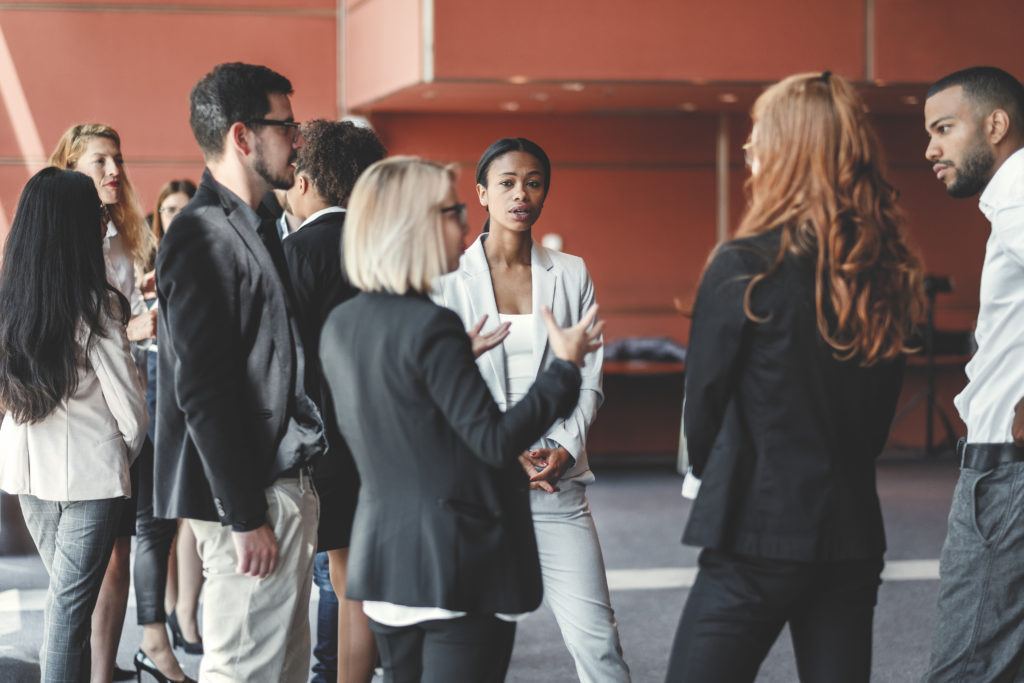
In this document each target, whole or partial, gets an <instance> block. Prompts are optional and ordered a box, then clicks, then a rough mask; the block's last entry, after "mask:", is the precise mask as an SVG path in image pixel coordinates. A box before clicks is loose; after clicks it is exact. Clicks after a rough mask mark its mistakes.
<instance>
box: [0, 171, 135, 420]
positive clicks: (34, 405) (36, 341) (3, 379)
mask: <svg viewBox="0 0 1024 683" xmlns="http://www.w3.org/2000/svg"><path fill="white" fill-rule="evenodd" d="M101 229H102V225H101V223H100V201H99V197H98V196H97V194H96V187H95V185H94V184H93V181H92V179H90V178H89V177H88V176H86V175H83V174H81V173H78V172H76V171H63V170H60V169H57V168H53V167H48V168H44V169H43V170H41V171H39V172H38V173H36V174H35V175H34V176H32V178H31V180H29V181H28V184H27V185H25V189H24V191H22V193H21V199H20V200H19V202H18V209H17V212H16V213H15V214H14V222H13V224H12V225H11V232H10V233H9V234H8V236H7V246H6V247H5V249H4V261H3V267H2V268H0V408H2V409H3V410H4V411H6V412H9V413H11V416H12V417H13V418H14V419H15V420H17V421H18V422H22V423H30V422H38V421H40V420H42V419H44V418H46V417H47V416H48V415H49V414H50V413H52V412H53V410H54V409H55V408H56V407H57V405H58V404H59V403H60V402H61V401H62V400H63V399H64V398H66V397H67V396H70V395H72V394H74V392H75V390H76V388H77V387H78V372H79V369H80V367H81V366H82V364H83V363H84V362H85V355H86V352H87V350H88V345H89V344H90V343H92V342H93V340H94V339H95V335H103V334H104V328H105V324H104V319H105V317H107V316H110V317H114V318H115V319H117V320H119V321H120V322H121V323H122V324H124V323H127V322H128V318H127V312H128V302H127V301H126V300H125V298H124V297H123V296H122V295H121V294H120V293H119V292H117V290H115V289H114V288H113V287H111V286H110V284H109V283H108V282H107V273H106V267H105V265H104V263H103V233H102V230H101ZM83 328H84V330H83ZM83 331H84V332H85V337H84V339H85V347H84V348H83V346H82V341H83V336H82V333H83Z"/></svg>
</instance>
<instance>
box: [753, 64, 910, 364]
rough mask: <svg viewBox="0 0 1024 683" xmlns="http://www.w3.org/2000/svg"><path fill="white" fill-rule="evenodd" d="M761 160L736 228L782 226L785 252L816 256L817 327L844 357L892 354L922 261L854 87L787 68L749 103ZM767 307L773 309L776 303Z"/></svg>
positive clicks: (903, 338) (905, 331)
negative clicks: (791, 73) (911, 245)
mask: <svg viewBox="0 0 1024 683" xmlns="http://www.w3.org/2000/svg"><path fill="white" fill-rule="evenodd" d="M751 116H752V118H753V121H754V128H755V131H756V135H755V136H754V139H753V140H752V148H753V152H754V154H755V155H756V158H757V162H758V164H759V170H758V173H757V174H756V175H752V176H751V178H750V179H749V180H748V181H747V191H748V192H749V195H750V198H749V203H748V205H747V210H746V213H745V214H744V216H743V219H742V221H741V222H740V226H739V229H738V230H737V236H738V237H745V236H749V235H755V234H759V233H763V232H767V231H769V230H773V229H775V228H781V231H782V244H781V248H780V249H779V253H778V254H777V255H776V258H775V262H774V264H773V265H772V267H771V268H770V269H769V270H768V271H767V272H765V273H761V274H759V275H756V276H754V278H753V279H752V280H751V282H750V285H749V287H748V288H747V293H746V298H745V301H744V309H745V311H746V314H747V316H748V317H749V318H750V319H751V320H758V319H759V318H758V317H757V316H756V315H755V314H754V313H753V311H752V310H751V307H750V302H751V295H752V293H753V290H754V288H755V287H757V284H758V283H759V282H761V281H762V280H763V279H765V278H766V277H768V276H769V275H771V274H772V273H773V272H775V270H776V269H777V268H778V267H779V265H780V264H781V263H782V260H783V257H784V256H785V254H786V252H790V253H793V254H797V255H799V256H803V257H806V258H808V259H811V260H812V261H813V262H814V264H815V287H814V294H815V308H816V313H817V319H818V329H819V330H820V332H821V335H822V337H824V338H825V341H827V342H828V344H829V345H830V346H831V347H832V348H833V350H834V352H835V354H836V356H837V357H838V358H841V359H857V360H858V361H859V362H860V363H861V364H862V365H872V364H873V363H875V362H877V361H879V360H888V359H892V358H895V357H896V356H898V355H900V354H901V353H903V352H905V351H907V340H908V337H909V336H910V334H911V330H912V327H913V325H914V323H915V322H916V321H917V320H919V319H920V315H921V311H922V287H921V284H922V279H923V275H922V268H921V262H920V259H919V258H918V257H917V255H916V254H915V253H914V252H913V251H912V250H911V249H910V248H909V247H908V245H907V243H906V239H905V236H904V229H903V228H904V226H903V216H902V214H901V213H900V211H899V209H898V208H897V206H896V195H897V193H896V190H895V189H894V188H893V187H892V186H891V185H890V184H889V183H888V182H887V181H886V180H885V178H884V176H883V175H882V162H881V160H880V155H879V149H878V142H877V140H876V138H875V133H874V131H873V130H872V128H871V126H870V124H869V123H868V120H867V114H866V110H865V108H864V104H863V103H862V101H861V99H860V97H859V96H858V95H857V92H856V90H854V88H853V86H852V85H850V83H849V82H848V81H846V80H845V79H843V78H841V77H839V76H835V75H832V74H831V73H830V72H825V73H821V74H819V73H810V74H798V75H795V76H790V77H789V78H786V79H783V80H782V81H780V82H778V83H776V84H775V85H773V86H772V87H770V88H768V90H766V91H765V92H764V93H763V94H762V95H761V96H760V97H759V98H758V99H757V102H755V103H754V109H753V112H752V113H751ZM769 314H770V313H769Z"/></svg>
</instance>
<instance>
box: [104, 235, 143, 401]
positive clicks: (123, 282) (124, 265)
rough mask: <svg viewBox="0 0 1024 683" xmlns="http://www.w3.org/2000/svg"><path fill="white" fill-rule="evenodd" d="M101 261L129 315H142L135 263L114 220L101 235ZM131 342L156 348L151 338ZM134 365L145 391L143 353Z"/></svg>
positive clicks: (137, 347)
mask: <svg viewBox="0 0 1024 683" xmlns="http://www.w3.org/2000/svg"><path fill="white" fill-rule="evenodd" d="M103 261H104V264H105V265H106V268H107V282H109V283H110V284H111V285H113V286H114V287H116V288H117V291H119V292H121V294H123V295H124V298H125V299H127V300H128V305H129V307H130V308H131V317H133V318H134V317H135V316H137V315H142V314H143V313H145V312H146V311H147V310H149V307H148V306H146V300H145V299H144V298H143V296H142V290H140V289H139V285H138V283H137V282H136V280H135V263H134V261H132V257H131V255H130V254H129V253H128V251H127V250H126V249H125V248H124V242H123V241H122V240H121V235H120V233H118V231H117V227H115V226H114V221H107V232H106V234H105V235H103ZM132 344H133V346H134V348H135V349H138V350H139V351H140V352H143V351H146V350H148V349H149V347H150V346H153V347H154V350H155V348H156V342H155V341H154V340H153V339H143V340H142V341H137V342H132ZM135 365H136V369H137V370H138V371H139V377H140V379H141V380H142V389H143V391H145V390H146V384H147V383H148V374H147V373H146V356H145V354H144V353H140V355H138V356H136V357H135Z"/></svg>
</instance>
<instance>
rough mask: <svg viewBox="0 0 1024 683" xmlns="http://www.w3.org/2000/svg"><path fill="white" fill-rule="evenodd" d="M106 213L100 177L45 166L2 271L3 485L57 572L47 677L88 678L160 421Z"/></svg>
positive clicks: (48, 620) (22, 207)
mask: <svg viewBox="0 0 1024 683" xmlns="http://www.w3.org/2000/svg"><path fill="white" fill-rule="evenodd" d="M101 226H102V223H101V221H100V200H99V197H98V196H97V193H96V189H95V187H94V185H93V182H92V181H91V180H90V179H89V178H88V177H86V176H85V175H83V174H81V173H77V172H74V171H64V170H59V169H56V168H45V169H43V170H42V171H40V172H39V173H37V174H36V175H35V176H33V177H32V179H31V180H29V182H28V184H27V185H26V186H25V190H24V192H22V196H21V200H20V202H19V204H18V210H17V213H16V214H15V218H14V224H13V226H12V227H11V232H10V234H9V236H8V239H7V245H6V248H5V250H4V261H3V268H2V270H0V406H2V408H3V410H4V412H5V417H4V420H3V425H2V427H0V488H2V489H3V490H5V491H7V492H8V493H12V494H17V495H18V496H19V501H20V503H21V509H22V512H23V514H24V516H25V522H26V525H27V526H28V529H29V532H30V533H31V535H32V539H33V541H35V544H36V547H37V548H38V550H39V554H40V556H41V557H42V560H43V564H44V565H45V566H46V571H47V573H48V574H49V577H50V584H49V589H48V591H47V595H46V605H45V608H44V617H43V644H42V649H41V652H40V658H39V660H40V665H41V673H42V675H41V680H42V681H83V680H88V679H89V673H90V656H89V635H90V615H91V613H92V610H93V606H94V605H95V603H96V598H97V595H98V593H99V589H100V582H101V581H102V579H103V575H104V571H105V569H106V566H107V560H108V559H109V558H110V551H111V548H112V547H113V544H114V537H115V535H116V534H117V528H118V527H117V520H118V519H119V518H120V516H121V514H122V509H123V507H124V505H125V501H126V499H127V497H128V496H129V495H131V481H130V477H129V467H130V466H131V463H132V461H133V460H134V459H135V458H136V456H137V455H138V453H139V450H140V449H141V448H142V444H143V441H144V439H145V437H146V425H147V422H148V419H147V416H146V406H145V401H143V396H142V385H141V383H140V381H139V377H138V374H137V372H136V369H135V363H134V361H133V360H132V358H131V355H130V353H129V350H128V340H127V337H126V335H125V324H126V323H127V322H128V310H129V309H128V302H127V300H126V299H125V298H124V296H123V295H121V294H120V293H119V292H117V291H116V290H115V289H114V288H113V287H111V286H110V285H109V284H108V283H107V276H106V270H105V266H104V260H103V237H102V234H101Z"/></svg>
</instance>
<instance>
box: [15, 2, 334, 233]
mask: <svg viewBox="0 0 1024 683" xmlns="http://www.w3.org/2000/svg"><path fill="white" fill-rule="evenodd" d="M10 4H11V3H5V5H10ZM14 4H17V5H21V4H24V6H25V9H20V8H18V9H3V10H0V70H2V69H3V67H4V64H5V63H6V64H7V65H8V67H9V68H8V70H6V71H0V76H2V80H3V85H2V87H0V96H2V97H0V206H2V211H0V216H2V218H0V232H2V233H3V235H6V230H7V224H8V222H9V221H10V220H11V218H12V216H13V213H14V208H15V205H16V203H17V199H18V195H19V194H20V192H21V188H22V186H23V185H24V183H25V181H26V180H27V179H28V178H29V176H30V175H31V173H32V171H33V170H35V169H37V168H39V167H40V166H41V165H42V164H44V163H45V158H46V157H47V156H48V155H49V153H50V152H51V151H52V150H53V147H54V146H55V144H56V142H57V139H58V138H59V137H60V135H61V134H62V133H63V132H64V131H65V130H66V129H67V128H68V127H69V126H71V125H72V124H75V123H81V122H85V121H99V122H103V123H107V124H109V125H111V126H113V127H114V128H115V129H117V131H118V132H119V133H120V134H121V138H122V146H123V149H122V151H123V152H124V155H125V159H126V167H127V169H128V173H129V175H130V177H131V178H132V181H133V182H134V183H135V185H136V188H137V190H138V192H139V196H140V198H141V200H142V202H143V205H144V207H145V210H146V211H147V212H149V211H151V210H152V208H153V207H152V203H153V201H155V199H156V193H157V192H158V190H159V188H160V186H161V185H162V184H163V183H164V182H166V181H167V180H170V179H171V178H178V177H190V178H193V179H195V180H198V178H199V174H200V173H201V172H202V168H203V164H202V157H201V155H200V153H199V149H198V147H197V146H196V143H195V140H194V139H193V138H192V133H191V130H190V128H189V125H188V94H189V91H190V90H191V88H192V86H193V85H194V84H195V82H196V81H197V80H199V78H200V77H202V75H203V74H205V73H206V72H208V71H209V70H210V68H212V67H213V66H214V65H215V64H217V63H220V62H224V61H247V62H253V63H258V64H266V65H267V66H269V67H271V68H273V69H275V70H277V71H279V72H281V73H282V74H284V75H285V76H287V77H288V78H289V79H291V81H292V84H293V85H294V87H295V95H294V97H293V98H292V105H293V108H294V110H295V115H296V118H298V119H300V120H301V119H303V118H312V117H314V116H321V117H326V118H335V117H336V116H337V112H338V106H337V99H338V98H337V92H338V91H337V81H338V78H337V73H338V70H337V63H338V59H337V22H336V13H335V9H334V2H333V1H332V0H302V1H301V2H292V0H288V1H287V2H285V1H284V0H276V1H272V0H258V2H248V0H247V2H246V9H245V11H238V10H237V9H235V7H237V5H236V6H234V7H233V6H232V5H231V4H225V3H212V2H201V1H200V0H191V2H182V3H176V4H175V6H174V7H173V8H172V9H169V10H168V9H164V8H165V7H166V3H157V2H144V3H140V2H128V1H127V0H121V2H120V3H109V2H104V3H103V4H102V5H100V4H99V3H95V2H87V1H86V0H79V2H77V3H75V4H76V5H80V6H81V7H80V8H75V9H68V7H67V3H62V4H60V5H51V4H49V3H46V2H31V3H27V2H26V3H14ZM112 4H118V5H123V6H124V11H118V10H115V9H109V7H110V6H111V5H112ZM297 45H302V49H301V50H299V49H295V46H297ZM5 54H9V56H10V61H9V62H6V61H5ZM19 92H21V93H24V102H25V104H26V105H27V109H22V108H20V107H19V106H18V97H17V95H18V94H19ZM26 145H27V148H26V147H25V146H26ZM3 235H0V238H2V237H3Z"/></svg>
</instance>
